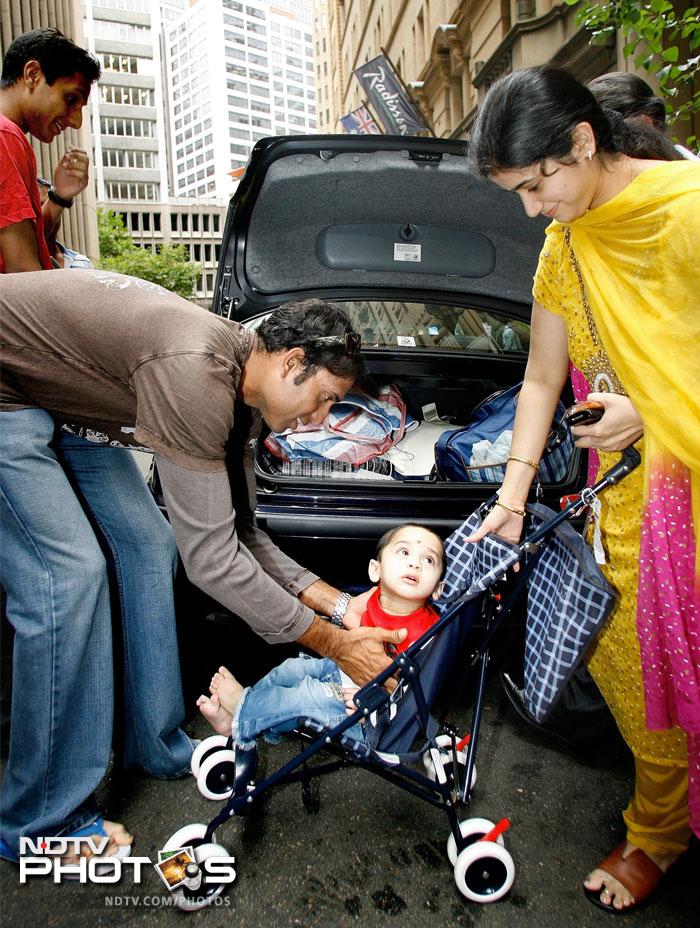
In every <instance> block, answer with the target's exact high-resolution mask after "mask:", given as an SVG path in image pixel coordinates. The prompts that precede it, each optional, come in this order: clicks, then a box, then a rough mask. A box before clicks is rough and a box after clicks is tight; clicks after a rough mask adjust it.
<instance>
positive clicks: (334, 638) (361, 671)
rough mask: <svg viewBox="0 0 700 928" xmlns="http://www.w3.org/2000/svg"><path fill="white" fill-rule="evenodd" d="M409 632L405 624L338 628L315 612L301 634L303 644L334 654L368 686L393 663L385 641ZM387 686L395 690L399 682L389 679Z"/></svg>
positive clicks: (357, 680)
mask: <svg viewBox="0 0 700 928" xmlns="http://www.w3.org/2000/svg"><path fill="white" fill-rule="evenodd" d="M407 634H408V632H407V630H406V629H405V628H397V629H395V630H394V631H388V630H387V629H385V628H353V629H351V630H349V631H346V630H345V629H342V628H336V627H335V625H331V623H330V622H327V621H326V620H325V619H322V618H321V617H320V616H318V615H315V616H314V617H313V620H312V622H311V625H310V626H309V627H308V628H307V629H306V631H305V632H304V634H303V635H300V636H299V637H298V638H297V641H298V642H299V644H301V645H303V646H304V647H305V648H310V649H311V650H312V651H315V652H316V653H317V654H322V655H323V656H324V657H330V658H331V660H334V661H335V662H336V664H338V666H339V667H340V668H341V669H342V670H344V671H345V673H346V674H347V675H348V676H349V677H350V678H351V679H352V680H353V681H354V682H355V683H356V684H357V685H358V686H364V685H365V683H369V681H370V680H372V679H374V677H376V676H377V674H379V673H381V672H382V670H386V668H387V667H388V666H389V665H390V664H391V660H390V659H389V658H388V657H387V654H386V651H385V650H384V644H385V643H390V644H399V642H401V641H403V640H404V638H405V637H406V635H407ZM384 685H385V688H386V689H387V690H388V691H389V692H392V690H393V689H394V687H395V686H396V683H395V682H394V681H392V680H388V681H387V682H386V683H385V684H384Z"/></svg>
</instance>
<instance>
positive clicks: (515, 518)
mask: <svg viewBox="0 0 700 928" xmlns="http://www.w3.org/2000/svg"><path fill="white" fill-rule="evenodd" d="M517 508H521V506H520V505H519V506H518V507H517ZM522 531H523V517H522V516H519V515H517V514H516V513H514V512H511V511H510V510H509V509H504V508H503V506H494V507H493V509H492V510H491V512H490V513H489V514H488V515H487V516H486V518H485V519H484V521H483V522H482V523H481V526H480V527H479V528H478V529H477V530H476V531H475V532H474V534H473V535H469V537H468V538H465V539H464V540H465V541H467V542H471V543H474V542H475V541H481V539H482V538H483V537H484V536H485V535H488V534H489V533H491V534H493V535H498V536H500V537H501V538H504V539H505V540H506V541H509V542H511V544H514V545H517V544H518V542H519V541H520V536H521V535H522Z"/></svg>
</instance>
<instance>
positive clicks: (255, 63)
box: [164, 0, 316, 197]
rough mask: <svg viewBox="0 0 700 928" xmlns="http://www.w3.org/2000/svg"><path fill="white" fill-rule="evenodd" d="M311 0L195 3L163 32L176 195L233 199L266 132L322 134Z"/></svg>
mask: <svg viewBox="0 0 700 928" xmlns="http://www.w3.org/2000/svg"><path fill="white" fill-rule="evenodd" d="M311 8H312V4H311V2H310V0H277V2H275V3H269V2H266V0H242V2H238V0H195V2H193V3H192V4H191V5H190V6H189V7H188V8H187V9H186V10H185V12H184V13H183V15H182V16H181V17H180V19H178V20H175V21H173V22H172V23H170V24H169V25H168V26H167V27H166V28H165V30H164V34H165V41H164V46H165V61H166V74H167V87H168V100H167V106H168V109H169V118H170V125H171V136H172V172H173V187H172V190H173V193H175V194H176V195H180V196H182V195H184V196H196V197H201V196H206V195H208V194H219V195H228V194H230V193H231V191H232V189H233V185H234V180H233V177H232V175H231V172H232V171H236V169H239V168H242V167H243V166H244V165H245V163H246V161H247V159H248V155H249V153H250V150H251V148H252V146H253V145H254V144H255V142H256V141H257V140H258V139H260V138H263V137H264V136H267V135H299V134H304V133H308V132H314V131H315V129H316V100H315V81H314V52H313V37H312V25H311Z"/></svg>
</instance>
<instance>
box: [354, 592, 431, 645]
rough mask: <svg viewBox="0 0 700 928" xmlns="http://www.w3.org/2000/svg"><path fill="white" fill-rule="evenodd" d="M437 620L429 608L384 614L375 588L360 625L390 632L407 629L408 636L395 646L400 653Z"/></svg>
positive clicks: (423, 607)
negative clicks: (401, 613)
mask: <svg viewBox="0 0 700 928" xmlns="http://www.w3.org/2000/svg"><path fill="white" fill-rule="evenodd" d="M439 618H440V616H439V615H438V614H437V612H435V610H434V609H431V608H430V606H421V607H420V608H419V609H416V611H415V612H411V613H409V614H408V615H393V614H392V613H390V612H385V611H384V610H383V609H382V607H381V606H380V605H379V587H377V589H376V590H375V591H374V593H372V595H371V596H370V598H369V599H368V601H367V609H366V610H365V613H364V615H363V616H362V621H361V622H360V624H361V625H364V626H369V627H370V628H388V629H389V630H390V631H393V630H394V629H396V628H405V629H407V630H408V634H407V635H406V637H405V638H404V640H403V641H401V642H399V644H397V645H395V647H396V650H397V651H399V652H400V651H405V650H406V648H407V647H408V646H409V645H410V644H413V642H414V641H415V640H416V639H417V638H420V636H421V635H423V634H424V633H425V632H427V631H428V629H429V628H430V626H431V625H434V624H435V622H437V620H438V619H439Z"/></svg>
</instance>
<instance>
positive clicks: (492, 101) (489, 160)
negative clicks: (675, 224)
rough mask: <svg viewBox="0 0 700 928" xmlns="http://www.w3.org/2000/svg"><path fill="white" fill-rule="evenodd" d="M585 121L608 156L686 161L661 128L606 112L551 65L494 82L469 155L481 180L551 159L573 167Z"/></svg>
mask: <svg viewBox="0 0 700 928" xmlns="http://www.w3.org/2000/svg"><path fill="white" fill-rule="evenodd" d="M581 122H587V123H589V125H590V126H591V128H592V129H593V133H594V135H595V138H596V142H597V147H598V151H599V153H600V154H602V155H603V157H605V156H606V155H615V154H618V153H624V154H626V155H630V156H631V157H633V158H647V159H661V160H664V161H672V160H675V159H676V158H679V157H681V156H680V155H679V154H678V152H676V151H675V149H674V148H673V146H672V145H671V143H670V142H669V141H668V139H667V138H666V137H665V136H664V135H663V134H662V133H661V132H659V131H658V129H655V128H653V127H652V126H645V125H643V124H641V123H640V121H639V120H635V119H630V120H625V119H623V118H622V116H621V115H620V113H618V112H617V111H615V110H610V109H605V110H603V108H602V107H601V105H600V103H598V101H597V100H596V98H595V97H594V96H593V94H592V93H591V91H590V90H589V89H588V87H585V86H584V85H583V84H581V83H580V82H579V81H577V80H576V78H575V77H574V76H573V75H572V74H569V73H568V71H564V70H562V69H561V68H554V67H551V66H549V65H544V66H539V67H534V68H523V69H522V70H518V71H512V72H511V73H510V74H507V75H506V76H505V77H502V78H500V79H499V80H497V81H496V82H495V83H494V84H492V86H491V87H490V89H489V91H488V93H487V94H486V98H485V100H484V102H483V103H482V104H481V106H480V107H479V112H478V113H477V117H476V121H475V124H474V128H473V129H472V131H471V132H470V134H469V156H470V158H471V159H472V161H473V163H474V164H475V166H476V168H477V170H478V172H479V173H480V174H481V175H482V177H486V176H488V175H489V174H491V172H492V171H505V170H509V169H510V168H525V167H530V165H533V164H540V165H543V164H544V162H545V161H546V160H547V159H548V158H551V159H552V160H554V161H559V162H560V163H562V164H570V163H571V150H572V148H573V145H574V141H573V133H574V129H575V128H576V126H577V125H578V124H579V123H581Z"/></svg>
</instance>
